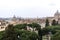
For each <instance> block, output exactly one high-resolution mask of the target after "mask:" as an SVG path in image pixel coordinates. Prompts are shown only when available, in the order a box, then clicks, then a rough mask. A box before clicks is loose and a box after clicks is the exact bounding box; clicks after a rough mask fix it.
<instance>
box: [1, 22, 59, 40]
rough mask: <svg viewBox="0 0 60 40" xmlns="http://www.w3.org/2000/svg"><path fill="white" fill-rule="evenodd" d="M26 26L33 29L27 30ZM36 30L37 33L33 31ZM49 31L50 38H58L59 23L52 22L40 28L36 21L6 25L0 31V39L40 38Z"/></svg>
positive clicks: (26, 39)
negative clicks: (4, 28) (51, 24)
mask: <svg viewBox="0 0 60 40" xmlns="http://www.w3.org/2000/svg"><path fill="white" fill-rule="evenodd" d="M52 23H54V22H52ZM27 26H29V27H31V28H32V29H33V31H29V30H27ZM22 29H23V30H22ZM36 30H37V31H38V33H36V32H35V31H36ZM49 32H51V34H52V36H51V40H60V25H55V24H54V25H53V26H48V27H45V28H43V29H41V26H40V25H39V24H37V23H31V24H17V25H15V26H13V25H8V27H7V28H6V30H5V31H1V32H0V40H37V39H38V40H42V36H44V35H48V34H49Z"/></svg>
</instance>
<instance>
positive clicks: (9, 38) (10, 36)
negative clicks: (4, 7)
mask: <svg viewBox="0 0 60 40" xmlns="http://www.w3.org/2000/svg"><path fill="white" fill-rule="evenodd" d="M2 40H17V34H16V32H15V31H14V26H13V25H8V27H6V29H5V33H4V36H3V38H2Z"/></svg>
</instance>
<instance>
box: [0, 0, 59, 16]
mask: <svg viewBox="0 0 60 40" xmlns="http://www.w3.org/2000/svg"><path fill="white" fill-rule="evenodd" d="M57 10H59V11H60V0H0V17H12V16H13V15H16V16H19V17H37V16H38V17H46V16H53V15H54V13H55V12H56V11H57Z"/></svg>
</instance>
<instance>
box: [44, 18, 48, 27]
mask: <svg viewBox="0 0 60 40" xmlns="http://www.w3.org/2000/svg"><path fill="white" fill-rule="evenodd" d="M47 26H49V20H48V19H46V24H45V27H47Z"/></svg>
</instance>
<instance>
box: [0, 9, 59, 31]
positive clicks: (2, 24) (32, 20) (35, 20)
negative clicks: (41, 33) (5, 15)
mask: <svg viewBox="0 0 60 40" xmlns="http://www.w3.org/2000/svg"><path fill="white" fill-rule="evenodd" d="M46 19H48V20H49V23H50V25H51V23H52V20H54V19H55V20H56V21H58V23H59V24H60V13H59V12H58V10H57V11H56V13H55V14H54V16H53V17H45V18H38V17H37V18H17V17H15V16H13V17H12V18H11V19H8V20H0V31H2V30H5V28H6V27H7V25H9V24H13V25H16V24H24V23H27V24H29V23H38V24H40V25H41V27H42V28H43V27H45V21H46Z"/></svg>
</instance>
